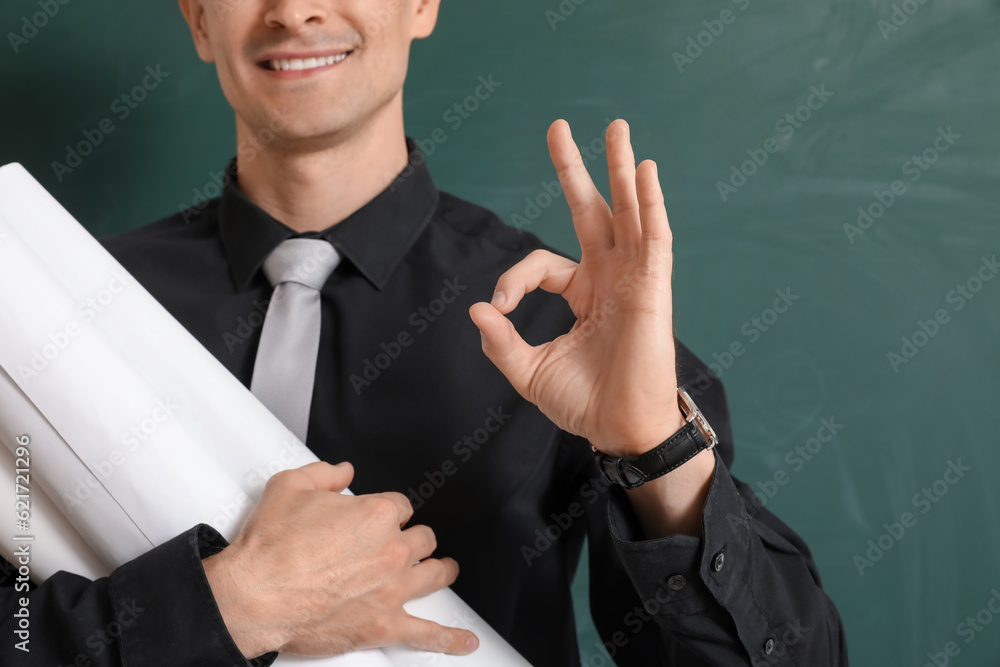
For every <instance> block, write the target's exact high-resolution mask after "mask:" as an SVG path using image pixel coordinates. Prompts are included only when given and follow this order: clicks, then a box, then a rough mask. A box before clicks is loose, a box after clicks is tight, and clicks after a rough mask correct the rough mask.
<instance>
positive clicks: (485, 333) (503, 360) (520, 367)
mask: <svg viewBox="0 0 1000 667" xmlns="http://www.w3.org/2000/svg"><path fill="white" fill-rule="evenodd" d="M469 315H470V316H471V317H472V321H473V323H475V325H476V327H478V328H479V333H480V334H482V338H483V352H484V353H485V354H486V356H487V357H488V358H489V360H490V361H492V362H493V365H494V366H496V367H497V368H498V369H500V372H501V373H503V374H504V377H506V378H507V380H508V381H509V382H510V383H511V385H513V387H514V389H516V390H517V392H518V393H519V394H521V395H522V396H525V398H527V396H526V394H525V391H526V390H527V388H528V384H529V382H530V380H531V376H532V374H533V372H534V368H535V358H536V356H537V350H536V349H535V348H533V347H531V346H530V345H528V344H527V343H526V342H524V339H523V338H521V334H519V333H517V330H516V329H515V328H514V325H513V324H512V323H511V321H510V320H508V319H507V318H506V317H504V315H503V314H502V313H501V312H500V311H498V310H497V309H496V308H494V307H493V306H491V305H490V304H488V303H485V302H482V303H476V304H473V305H472V307H471V308H469Z"/></svg>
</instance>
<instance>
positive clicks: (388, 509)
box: [365, 496, 399, 524]
mask: <svg viewBox="0 0 1000 667" xmlns="http://www.w3.org/2000/svg"><path fill="white" fill-rule="evenodd" d="M367 505H368V506H367V507H366V508H365V510H366V513H367V515H368V517H369V518H371V520H372V521H374V522H376V523H380V524H381V523H392V524H396V523H398V517H399V512H398V511H397V509H396V503H394V502H392V500H391V499H389V498H387V497H386V496H369V497H368V499H367Z"/></svg>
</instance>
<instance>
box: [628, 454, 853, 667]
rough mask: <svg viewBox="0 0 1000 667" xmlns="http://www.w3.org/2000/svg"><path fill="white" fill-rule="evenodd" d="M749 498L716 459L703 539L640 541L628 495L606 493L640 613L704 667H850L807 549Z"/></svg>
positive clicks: (834, 612)
mask: <svg viewBox="0 0 1000 667" xmlns="http://www.w3.org/2000/svg"><path fill="white" fill-rule="evenodd" d="M751 494H752V491H751V490H750V489H749V488H748V487H747V486H746V485H745V484H743V483H742V482H739V481H737V480H735V479H734V478H733V477H732V476H730V474H729V471H728V470H727V469H726V467H725V465H724V464H723V462H722V460H721V459H720V458H719V457H718V456H716V467H715V473H714V476H713V479H712V484H711V488H710V491H709V496H708V499H707V501H706V505H705V510H704V513H703V526H704V537H702V538H700V539H697V538H692V537H689V536H682V535H676V536H671V537H665V538H659V539H651V540H646V539H643V535H642V530H641V528H640V527H639V524H638V520H637V517H636V516H635V513H634V512H633V511H632V507H631V504H630V503H629V500H628V498H627V496H626V495H625V492H624V491H623V490H621V489H619V488H614V489H612V490H611V492H610V498H609V503H608V521H609V525H610V531H611V537H612V542H613V544H614V547H615V550H616V551H617V553H618V555H619V557H620V558H621V560H622V563H623V564H624V567H625V570H626V571H627V572H628V575H629V578H630V580H631V581H632V584H633V585H634V586H635V588H636V591H637V592H638V593H639V596H640V598H641V599H642V600H644V601H645V605H644V606H645V608H646V611H647V612H648V613H649V614H650V615H651V616H653V617H654V618H655V619H656V622H657V624H658V625H659V626H660V627H661V628H662V629H663V631H664V632H666V633H669V635H670V636H671V637H673V638H674V639H676V641H678V642H680V643H681V644H683V645H684V646H685V648H686V649H687V650H690V651H691V652H692V653H693V654H694V655H697V656H699V657H700V658H702V659H703V660H704V661H705V662H706V664H725V665H737V664H770V665H817V666H819V665H845V664H847V654H846V647H845V645H844V635H843V626H842V624H841V621H840V617H839V615H838V613H837V610H836V608H835V607H834V605H833V603H832V601H831V600H830V599H829V597H827V595H826V594H825V593H824V592H823V590H822V588H821V582H820V578H819V574H818V572H817V570H816V565H815V563H814V562H813V560H812V556H811V555H810V553H809V550H808V548H807V547H806V545H805V544H804V543H803V542H802V540H801V539H800V538H799V537H798V536H797V535H795V533H794V532H793V531H792V530H791V529H790V528H788V527H787V526H786V525H785V524H783V523H782V522H781V521H780V520H779V519H778V518H777V517H775V516H774V515H773V514H771V513H770V512H768V511H767V510H765V509H763V508H756V505H754V504H751V502H750V501H749V498H750V495H751ZM748 508H750V509H753V510H754V511H752V512H751V511H750V509H748Z"/></svg>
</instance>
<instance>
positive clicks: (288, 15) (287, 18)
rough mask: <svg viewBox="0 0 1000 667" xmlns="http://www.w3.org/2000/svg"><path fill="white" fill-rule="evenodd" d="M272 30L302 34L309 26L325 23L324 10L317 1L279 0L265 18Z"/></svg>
mask: <svg viewBox="0 0 1000 667" xmlns="http://www.w3.org/2000/svg"><path fill="white" fill-rule="evenodd" d="M264 20H265V22H266V23H267V25H268V26H269V27H271V28H284V29H286V30H289V31H291V32H301V31H302V30H303V29H305V27H306V26H308V25H319V24H322V23H323V20H324V15H323V9H322V7H321V6H320V4H319V3H317V2H316V1H315V0H279V1H278V2H275V3H273V5H272V6H271V8H270V9H269V10H268V12H267V15H266V16H265V17H264Z"/></svg>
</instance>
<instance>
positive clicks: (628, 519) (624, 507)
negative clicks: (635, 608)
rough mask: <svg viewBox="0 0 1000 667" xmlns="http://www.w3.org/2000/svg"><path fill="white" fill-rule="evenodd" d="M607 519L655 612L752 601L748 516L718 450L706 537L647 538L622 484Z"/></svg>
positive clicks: (671, 613)
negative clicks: (749, 597)
mask: <svg viewBox="0 0 1000 667" xmlns="http://www.w3.org/2000/svg"><path fill="white" fill-rule="evenodd" d="M608 521H609V523H610V529H611V536H612V540H613V541H614V544H615V547H616V550H617V551H618V554H619V556H620V557H621V559H622V562H623V564H624V565H625V569H626V570H627V571H628V573H629V577H630V578H631V580H632V583H633V585H634V586H635V587H636V590H637V591H638V592H639V595H640V596H641V597H642V599H643V601H644V603H646V608H647V611H649V612H650V613H652V614H654V615H656V616H661V617H663V616H677V615H686V614H692V613H696V612H701V611H704V610H706V609H713V610H718V608H719V606H720V605H721V606H722V607H724V608H726V609H729V610H730V611H731V610H732V609H733V606H734V605H736V606H742V605H743V604H744V603H746V602H747V601H746V600H744V599H743V598H744V597H746V596H747V595H748V594H749V591H748V589H747V588H746V586H745V583H744V582H745V577H746V575H745V569H746V564H747V563H746V561H747V553H748V549H749V536H750V533H749V525H750V524H749V518H748V517H747V514H746V509H745V507H744V504H743V500H742V498H741V497H740V495H739V492H738V491H737V490H736V485H735V484H734V483H733V479H732V477H731V476H730V474H729V471H728V470H727V469H726V466H725V465H724V464H723V462H722V460H721V459H720V458H719V456H718V454H717V453H716V455H715V472H714V473H713V475H712V483H711V486H710V487H709V492H708V498H707V499H706V501H705V508H704V510H703V512H702V528H703V537H701V538H697V537H692V536H690V535H671V536H668V537H661V538H655V539H645V537H644V535H643V532H642V528H641V526H640V525H639V520H638V517H637V516H636V514H635V511H634V510H633V509H632V504H631V503H630V502H629V499H628V496H627V495H626V494H625V491H624V489H622V488H621V487H617V486H615V487H612V488H611V490H610V502H609V503H608ZM750 602H751V604H752V601H750ZM657 607H659V608H660V611H658V612H657V611H655V609H656V608H657ZM761 620H763V619H761ZM765 625H766V623H765Z"/></svg>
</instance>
